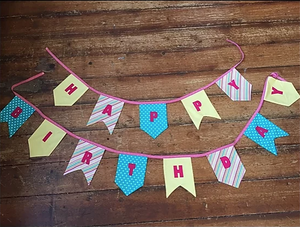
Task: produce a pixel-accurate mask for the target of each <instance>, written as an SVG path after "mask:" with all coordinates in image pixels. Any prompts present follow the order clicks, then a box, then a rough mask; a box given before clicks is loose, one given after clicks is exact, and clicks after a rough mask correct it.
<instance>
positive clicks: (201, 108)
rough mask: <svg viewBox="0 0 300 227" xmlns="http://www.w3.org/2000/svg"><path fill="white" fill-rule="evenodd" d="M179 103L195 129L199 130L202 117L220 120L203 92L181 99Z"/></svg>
mask: <svg viewBox="0 0 300 227" xmlns="http://www.w3.org/2000/svg"><path fill="white" fill-rule="evenodd" d="M181 102H182V103H183V105H184V107H185V109H186V111H187V112H188V114H189V116H190V118H191V119H192V121H193V122H194V124H195V126H196V128H197V129H199V127H200V123H201V121H202V118H203V117H204V116H208V117H215V118H218V119H221V117H220V116H219V114H218V112H217V111H216V109H215V108H214V106H213V104H212V103H211V102H210V100H209V98H208V97H207V95H206V93H205V91H204V90H202V91H199V92H197V93H196V94H193V95H191V96H189V97H187V98H185V99H182V100H181Z"/></svg>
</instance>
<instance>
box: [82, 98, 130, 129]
mask: <svg viewBox="0 0 300 227" xmlns="http://www.w3.org/2000/svg"><path fill="white" fill-rule="evenodd" d="M123 106H124V102H121V101H118V100H115V99H112V98H108V97H106V96H104V95H100V97H99V99H98V101H97V103H96V106H95V108H94V110H93V112H92V115H91V116H90V119H89V121H88V123H87V125H91V124H94V123H96V122H98V121H103V122H104V124H105V125H106V127H107V128H108V131H109V134H112V133H113V131H114V128H115V127H116V124H117V121H118V119H119V116H120V114H121V111H122V109H123Z"/></svg>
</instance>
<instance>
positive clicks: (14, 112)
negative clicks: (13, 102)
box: [10, 107, 23, 118]
mask: <svg viewBox="0 0 300 227" xmlns="http://www.w3.org/2000/svg"><path fill="white" fill-rule="evenodd" d="M22 111H23V110H22V109H21V108H20V107H17V108H16V109H15V110H14V111H13V112H12V113H11V114H10V115H11V116H12V117H14V118H17V117H19V115H20V114H21V113H22Z"/></svg>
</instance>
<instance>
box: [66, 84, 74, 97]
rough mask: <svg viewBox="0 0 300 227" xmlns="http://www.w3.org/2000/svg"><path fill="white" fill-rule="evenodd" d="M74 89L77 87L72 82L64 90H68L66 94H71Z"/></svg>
mask: <svg viewBox="0 0 300 227" xmlns="http://www.w3.org/2000/svg"><path fill="white" fill-rule="evenodd" d="M76 89H77V87H76V86H75V85H74V84H73V83H72V84H70V85H69V86H68V87H67V88H66V89H65V92H68V94H69V95H71V94H72V93H73V92H74V91H76Z"/></svg>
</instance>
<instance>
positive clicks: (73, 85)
mask: <svg viewBox="0 0 300 227" xmlns="http://www.w3.org/2000/svg"><path fill="white" fill-rule="evenodd" d="M226 41H227V42H229V43H231V44H233V45H235V46H236V47H237V48H238V49H239V51H240V53H241V60H240V61H239V62H238V63H236V64H235V65H234V66H233V67H231V68H230V69H229V70H227V71H226V72H225V73H224V74H222V75H221V76H219V77H218V78H217V79H215V80H214V81H212V82H211V83H209V84H208V85H206V86H204V87H202V88H199V89H197V90H195V91H193V92H191V93H189V94H186V95H184V96H182V97H179V98H176V99H171V100H165V101H131V100H126V99H122V98H118V97H115V96H112V95H108V94H105V93H103V92H100V91H98V90H96V89H94V88H92V87H91V86H90V85H88V84H87V83H86V82H85V81H84V80H83V79H81V78H80V77H79V76H78V75H76V73H75V72H73V71H72V70H71V69H70V68H69V67H67V66H66V65H65V64H64V63H63V62H62V61H61V60H59V59H58V57H56V56H55V55H54V54H53V53H52V52H51V51H50V50H49V48H46V51H47V52H48V53H49V54H50V55H51V57H52V58H53V59H54V60H55V61H56V62H57V63H58V64H60V65H61V66H62V67H63V68H64V69H65V70H67V71H68V72H69V73H70V74H72V76H71V78H72V79H68V80H67V79H65V80H64V81H63V82H62V83H64V84H63V86H62V87H61V89H60V90H59V91H60V92H63V93H65V94H64V98H67V99H68V100H69V101H68V102H67V103H66V104H65V106H70V105H73V104H74V103H75V102H76V101H77V100H78V99H79V98H80V96H81V95H83V94H84V92H85V91H86V90H85V88H86V87H87V88H88V89H90V90H91V91H93V92H95V93H97V94H99V95H103V96H105V97H108V98H111V99H114V100H118V101H120V102H124V103H127V104H133V105H141V104H169V103H174V102H178V101H181V100H183V99H186V98H188V97H189V96H192V95H194V94H196V93H198V92H200V91H202V90H205V89H207V88H209V87H211V86H212V85H214V84H215V83H219V81H220V80H221V79H222V78H223V77H226V78H227V79H230V78H232V81H229V84H228V86H229V88H231V87H234V88H233V89H235V90H238V93H239V96H238V97H240V98H237V99H236V98H234V97H235V95H233V96H234V97H232V95H230V94H229V93H227V92H226V91H225V88H224V87H222V86H219V85H218V86H219V87H220V88H221V89H222V90H223V91H225V93H226V94H227V95H228V96H229V97H231V98H232V100H242V101H246V100H248V101H249V100H251V87H252V85H251V84H249V82H248V81H246V80H245V78H243V77H242V76H241V74H240V73H238V72H237V70H236V69H235V68H236V67H237V66H238V65H239V64H241V62H242V61H243V60H244V57H245V55H244V52H243V51H242V49H241V47H240V46H239V45H238V44H237V43H235V42H233V41H232V40H229V39H227V40H226ZM232 71H233V72H235V73H234V74H233V73H231V72H232ZM68 78H69V77H68ZM76 79H77V80H76ZM234 79H235V80H234ZM66 80H67V82H65V81H66ZM235 81H236V82H235ZM77 84H78V86H80V87H78V86H77ZM246 85H247V87H249V89H244V88H243V86H246ZM60 86H61V84H60V85H59V86H58V87H60ZM237 86H239V87H237ZM58 87H57V88H58ZM79 88H80V89H79ZM55 89H56V88H55ZM226 89H227V88H226ZM242 92H244V93H245V92H246V93H247V94H243V95H241V93H242ZM249 92H250V94H249ZM55 96H56V94H55V93H54V97H55ZM72 96H74V98H71V97H72ZM78 96H79V97H78ZM242 97H247V98H242ZM55 105H56V103H55ZM59 105H63V104H61V103H60V104H59Z"/></svg>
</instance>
